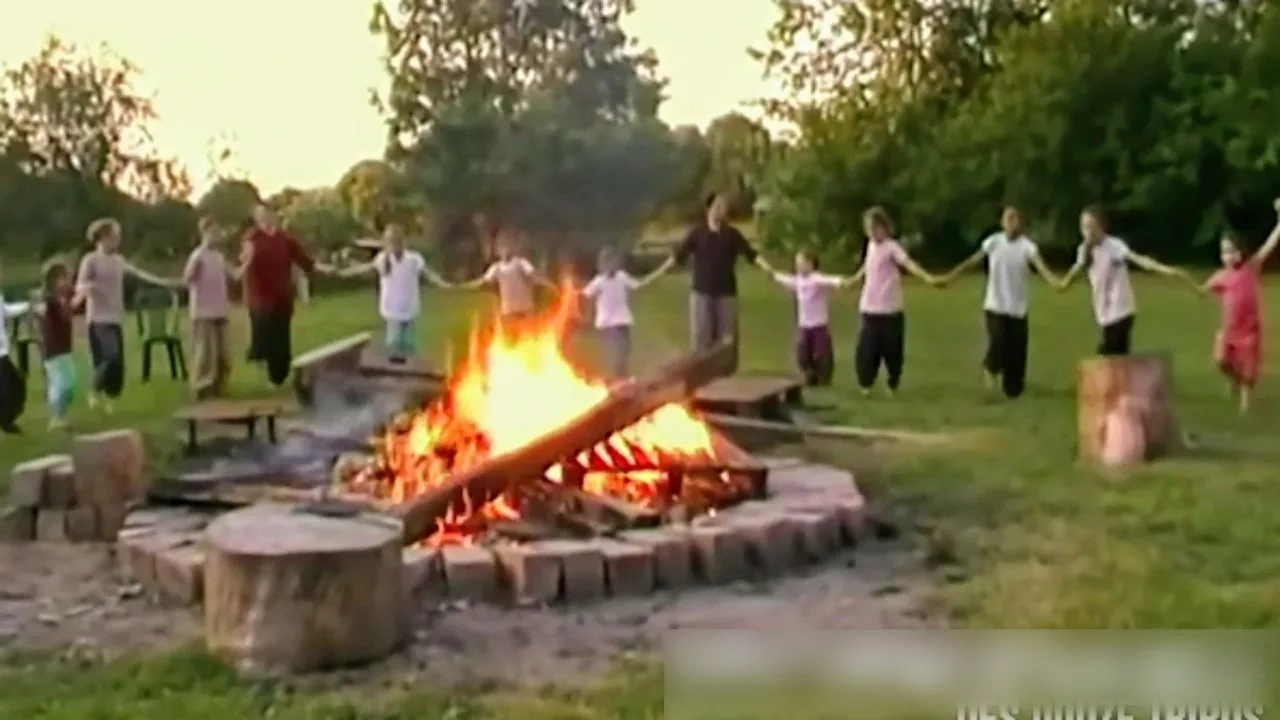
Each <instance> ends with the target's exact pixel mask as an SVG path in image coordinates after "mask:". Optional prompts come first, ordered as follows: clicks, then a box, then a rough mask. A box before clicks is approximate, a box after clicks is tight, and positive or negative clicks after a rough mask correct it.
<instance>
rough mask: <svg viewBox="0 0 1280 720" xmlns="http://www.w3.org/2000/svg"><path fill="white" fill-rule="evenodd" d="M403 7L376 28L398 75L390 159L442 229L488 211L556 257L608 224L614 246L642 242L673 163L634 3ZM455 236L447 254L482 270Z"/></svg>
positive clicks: (455, 2) (431, 1)
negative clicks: (637, 39) (627, 25)
mask: <svg viewBox="0 0 1280 720" xmlns="http://www.w3.org/2000/svg"><path fill="white" fill-rule="evenodd" d="M397 7H398V8H399V10H398V11H397V12H393V11H392V10H391V9H390V8H389V7H388V6H387V5H385V4H381V3H380V4H378V6H377V7H376V8H375V14H374V19H373V23H372V28H373V31H374V32H375V33H376V34H378V35H380V36H381V37H382V38H383V39H384V40H385V42H386V45H387V57H388V62H387V71H388V74H389V75H390V78H391V84H390V91H389V92H388V93H387V95H386V97H384V98H382V99H381V105H382V107H383V109H384V112H385V113H386V115H387V119H388V129H389V131H390V137H391V143H390V149H389V153H388V160H389V162H390V164H391V165H392V167H394V168H396V169H398V170H400V171H402V172H403V174H404V177H405V178H406V181H407V183H408V186H409V187H411V188H413V189H414V191H415V193H417V194H418V195H419V197H420V199H421V201H422V202H423V204H425V205H426V206H428V207H430V208H431V210H432V214H433V216H434V217H435V220H436V223H437V226H438V227H440V228H455V227H464V226H465V225H466V222H465V220H464V219H466V218H470V217H472V216H473V215H474V214H476V213H477V212H483V213H484V214H486V215H489V216H491V217H497V218H500V222H506V223H518V224H520V225H521V226H522V228H524V229H525V230H526V231H527V232H528V234H529V235H530V236H531V237H532V238H533V239H534V240H535V241H536V242H538V243H539V245H540V246H541V247H542V248H543V249H549V250H554V249H556V248H560V249H563V246H564V245H565V244H566V243H567V244H568V245H570V246H573V245H577V244H579V243H581V242H594V240H586V238H592V237H594V238H598V237H599V235H600V231H599V227H600V225H601V223H602V220H601V218H602V217H604V216H605V215H606V214H611V215H612V217H613V218H614V224H613V228H612V233H611V235H612V237H614V238H626V237H628V236H630V235H632V234H633V233H635V234H638V224H639V223H640V222H642V220H643V218H645V217H646V216H647V215H648V214H651V213H652V212H653V211H654V209H655V208H656V207H657V205H658V204H659V201H660V199H661V196H662V194H663V193H664V192H665V190H666V188H667V185H668V184H669V180H670V173H673V172H674V170H675V166H674V164H673V163H672V158H671V154H670V150H671V148H670V144H669V142H668V134H667V132H666V129H665V127H663V126H661V125H660V124H659V123H658V121H657V119H656V116H657V109H658V105H659V102H660V99H661V86H662V83H661V82H660V81H659V80H658V79H657V77H656V61H655V60H654V58H653V57H652V55H651V54H650V53H647V52H642V51H638V50H636V49H635V48H634V47H633V45H632V43H631V40H630V38H629V37H628V36H627V35H626V33H625V32H623V30H622V29H621V27H620V21H621V19H622V18H623V17H625V16H626V15H627V14H628V13H630V12H631V10H632V6H631V2H630V0H569V1H567V2H562V1H561V0H490V1H488V2H484V3H475V2H466V1H464V0H406V1H405V2H403V3H399V4H398V5H397ZM627 173H630V175H628V174H627ZM624 181H625V182H624ZM637 218H640V219H637ZM458 239H460V238H458ZM456 240H457V239H455V240H453V241H450V242H449V248H447V249H452V250H454V251H455V252H454V253H453V254H454V255H455V257H457V258H459V259H461V260H463V261H466V260H467V258H468V257H470V261H471V262H474V261H475V256H476V255H477V251H478V247H477V246H476V245H474V244H463V245H462V246H458V245H457V242H456Z"/></svg>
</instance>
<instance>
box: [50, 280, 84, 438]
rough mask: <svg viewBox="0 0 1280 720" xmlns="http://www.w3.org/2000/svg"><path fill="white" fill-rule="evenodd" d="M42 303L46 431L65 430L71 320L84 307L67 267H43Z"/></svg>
mask: <svg viewBox="0 0 1280 720" xmlns="http://www.w3.org/2000/svg"><path fill="white" fill-rule="evenodd" d="M43 291H44V292H43V295H44V302H43V304H42V305H41V307H40V309H39V325H40V354H41V355H42V356H43V357H44V377H45V385H46V389H47V392H48V401H49V429H50V430H61V429H63V428H65V427H67V413H68V412H69V411H70V410H71V402H72V401H73V400H74V399H75V391H76V385H77V384H78V383H77V378H76V361H75V355H74V354H73V353H72V337H71V328H72V319H73V317H74V316H75V311H76V310H77V309H78V308H79V307H80V306H81V305H83V304H84V295H78V294H76V292H75V286H74V285H73V284H72V282H71V268H69V267H67V265H66V264H65V263H63V262H62V261H60V260H52V261H50V262H49V263H48V264H46V265H45V268H44V288H43Z"/></svg>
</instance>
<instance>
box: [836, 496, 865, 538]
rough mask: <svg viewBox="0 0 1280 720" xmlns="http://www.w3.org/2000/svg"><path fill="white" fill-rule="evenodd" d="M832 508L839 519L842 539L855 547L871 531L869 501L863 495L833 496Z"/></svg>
mask: <svg viewBox="0 0 1280 720" xmlns="http://www.w3.org/2000/svg"><path fill="white" fill-rule="evenodd" d="M831 509H832V510H833V511H835V514H836V518H837V519H838V520H839V524H840V540H841V541H842V542H843V543H844V544H845V545H846V546H848V547H854V546H855V545H857V544H858V542H859V541H860V540H863V539H865V538H866V537H867V536H868V535H869V534H870V533H871V522H870V520H869V518H868V516H867V503H866V501H865V500H863V499H862V496H861V495H856V496H849V497H844V496H841V497H837V498H832V500H831Z"/></svg>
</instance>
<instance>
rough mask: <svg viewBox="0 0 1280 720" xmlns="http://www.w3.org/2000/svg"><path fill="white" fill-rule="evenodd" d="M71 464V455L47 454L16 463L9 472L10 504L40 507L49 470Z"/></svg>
mask: <svg viewBox="0 0 1280 720" xmlns="http://www.w3.org/2000/svg"><path fill="white" fill-rule="evenodd" d="M70 464H71V456H70V455H47V456H45V457H42V458H36V459H35V460H28V461H26V462H24V463H19V464H18V465H15V466H14V468H13V471H12V472H10V473H9V504H10V505H12V506H14V507H24V508H34V507H40V506H41V504H42V503H41V500H42V498H43V497H44V483H45V478H46V477H47V476H48V475H49V472H50V471H51V470H53V469H54V468H57V467H60V466H66V465H70Z"/></svg>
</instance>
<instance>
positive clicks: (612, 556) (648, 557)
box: [593, 538, 655, 597]
mask: <svg viewBox="0 0 1280 720" xmlns="http://www.w3.org/2000/svg"><path fill="white" fill-rule="evenodd" d="M593 544H594V545H595V547H596V548H598V549H599V550H600V554H601V556H602V557H603V559H604V584H605V590H606V591H607V592H608V594H609V595H612V596H613V597H637V596H642V595H648V594H650V593H652V592H653V587H654V574H655V573H654V565H655V561H654V557H653V555H654V552H653V546H651V545H641V544H639V543H628V542H622V541H620V540H613V539H611V538H600V539H598V540H596V541H595V542H594V543H593Z"/></svg>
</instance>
